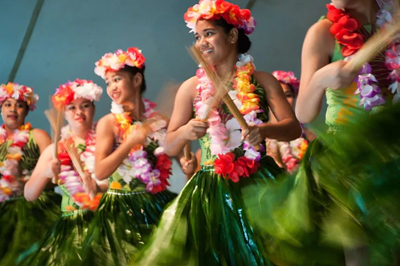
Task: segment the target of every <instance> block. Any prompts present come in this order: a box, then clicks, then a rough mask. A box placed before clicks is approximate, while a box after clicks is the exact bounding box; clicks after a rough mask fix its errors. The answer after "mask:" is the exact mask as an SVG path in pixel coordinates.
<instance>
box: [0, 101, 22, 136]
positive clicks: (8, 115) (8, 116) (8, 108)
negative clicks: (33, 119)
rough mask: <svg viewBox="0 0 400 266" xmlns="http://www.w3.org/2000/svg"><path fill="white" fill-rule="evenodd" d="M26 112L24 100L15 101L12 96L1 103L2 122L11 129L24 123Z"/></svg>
mask: <svg viewBox="0 0 400 266" xmlns="http://www.w3.org/2000/svg"><path fill="white" fill-rule="evenodd" d="M28 112H29V110H28V106H27V104H26V102H24V101H17V100H15V99H13V98H8V99H7V100H5V101H4V102H3V104H2V105H1V114H2V118H3V121H4V124H5V125H6V126H7V127H8V128H10V129H12V130H14V129H17V128H18V127H20V126H21V125H23V124H24V122H25V117H26V115H27V114H28Z"/></svg>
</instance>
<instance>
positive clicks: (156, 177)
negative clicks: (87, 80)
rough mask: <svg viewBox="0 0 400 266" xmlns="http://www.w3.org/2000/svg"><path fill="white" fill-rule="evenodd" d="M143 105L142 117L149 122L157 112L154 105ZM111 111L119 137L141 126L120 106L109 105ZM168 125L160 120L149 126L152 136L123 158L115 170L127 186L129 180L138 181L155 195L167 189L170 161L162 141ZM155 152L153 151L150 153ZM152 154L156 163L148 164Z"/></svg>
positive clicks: (146, 102) (145, 100) (144, 101)
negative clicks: (134, 179)
mask: <svg viewBox="0 0 400 266" xmlns="http://www.w3.org/2000/svg"><path fill="white" fill-rule="evenodd" d="M143 103H144V106H145V113H144V116H145V117H146V118H147V119H148V118H150V117H152V116H153V115H156V114H157V112H156V111H155V110H154V108H155V106H156V104H155V103H153V102H151V101H149V100H147V99H143ZM111 112H112V113H113V114H114V117H115V122H116V125H117V126H118V128H119V134H120V138H121V139H122V140H124V139H125V138H126V137H127V136H128V134H129V132H130V131H131V129H132V127H137V126H141V124H142V123H141V122H134V123H133V124H132V118H131V117H130V116H129V113H126V112H124V110H123V108H122V106H121V105H117V104H116V103H114V102H113V103H112V109H111ZM166 126H167V123H166V121H164V120H160V121H159V122H157V123H154V124H152V125H151V128H152V130H153V131H152V133H150V134H149V135H148V136H147V140H146V142H145V145H140V147H135V148H133V149H132V150H131V151H130V153H129V155H128V158H127V159H125V160H124V161H123V163H122V165H121V166H120V167H118V169H117V171H118V173H119V174H120V175H121V177H122V179H123V180H124V181H125V182H126V183H130V182H131V181H132V178H137V179H139V180H140V181H142V182H143V183H144V184H145V185H146V190H147V191H149V192H151V193H153V194H155V193H158V192H161V191H164V190H166V189H167V186H169V182H168V179H169V177H170V175H171V164H172V162H171V159H170V158H169V156H168V155H166V154H165V153H164V148H163V144H164V139H165V135H166ZM153 149H154V151H153ZM149 152H150V153H153V154H154V156H155V157H156V160H155V162H151V161H150V160H149V159H148V158H149V157H148V155H149V154H148V153H149Z"/></svg>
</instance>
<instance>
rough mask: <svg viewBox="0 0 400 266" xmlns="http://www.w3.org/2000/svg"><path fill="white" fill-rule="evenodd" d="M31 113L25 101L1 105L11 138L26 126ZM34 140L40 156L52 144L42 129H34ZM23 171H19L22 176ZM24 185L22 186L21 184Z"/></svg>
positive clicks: (8, 101)
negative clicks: (26, 119)
mask: <svg viewBox="0 0 400 266" xmlns="http://www.w3.org/2000/svg"><path fill="white" fill-rule="evenodd" d="M28 113H29V109H28V105H27V104H26V102H24V101H17V100H15V99H12V98H9V99H6V100H5V101H4V102H3V104H2V105H1V117H2V119H3V121H4V125H5V130H6V131H7V135H8V136H9V137H11V136H12V134H13V132H14V130H16V129H18V128H19V127H20V126H22V125H24V124H25V118H26V116H27V115H28ZM32 134H33V138H34V139H35V142H36V144H37V145H38V147H39V151H40V154H42V153H43V152H44V150H45V149H46V147H47V146H49V145H50V144H51V139H50V136H49V135H48V134H47V133H46V131H44V130H42V129H37V128H35V129H32ZM21 170H22V169H18V172H19V173H20V174H21ZM21 185H22V184H21Z"/></svg>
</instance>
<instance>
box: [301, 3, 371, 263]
mask: <svg viewBox="0 0 400 266" xmlns="http://www.w3.org/2000/svg"><path fill="white" fill-rule="evenodd" d="M332 3H333V4H334V5H335V7H336V8H342V9H344V10H346V11H347V12H348V13H350V15H351V16H352V17H354V18H356V19H358V20H359V21H360V22H361V23H362V24H363V25H365V24H374V23H375V22H376V13H377V11H378V10H379V7H378V5H377V3H376V1H375V0H333V1H332ZM330 26H331V22H330V21H328V20H327V19H324V20H321V21H318V22H317V23H315V24H314V25H313V26H311V27H310V29H309V30H308V32H307V35H306V37H305V40H304V43H303V50H302V65H301V83H300V93H299V96H298V99H297V104H296V115H297V118H298V119H299V121H300V122H302V123H310V122H312V121H313V120H315V119H316V118H317V116H318V114H319V113H320V111H321V107H322V101H323V98H324V95H325V90H326V88H330V89H334V90H336V89H341V88H346V87H348V86H350V84H351V83H352V82H353V80H354V78H355V77H356V76H357V74H358V71H351V70H349V68H346V63H345V62H344V61H337V62H333V63H331V62H330V58H331V57H332V54H333V51H334V47H335V38H334V36H332V34H331V33H330V32H329V29H330ZM360 243H362V241H360ZM362 245H363V244H360V247H361V248H360V249H355V250H346V251H345V254H346V263H347V264H348V265H367V264H368V262H367V261H365V260H366V258H367V257H368V256H367V255H366V254H363V252H365V248H363V247H362Z"/></svg>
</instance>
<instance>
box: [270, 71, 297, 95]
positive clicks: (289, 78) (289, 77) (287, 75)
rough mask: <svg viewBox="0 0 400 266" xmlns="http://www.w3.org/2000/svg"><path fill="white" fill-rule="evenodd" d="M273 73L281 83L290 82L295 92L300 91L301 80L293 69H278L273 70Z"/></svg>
mask: <svg viewBox="0 0 400 266" xmlns="http://www.w3.org/2000/svg"><path fill="white" fill-rule="evenodd" d="M272 75H273V76H274V77H275V78H276V79H277V80H278V81H279V82H281V83H284V84H288V85H290V86H292V88H293V90H294V92H295V93H296V94H297V93H298V92H299V87H300V80H298V79H297V78H296V76H295V75H294V73H293V72H292V71H288V72H286V71H282V70H277V71H274V72H272Z"/></svg>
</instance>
